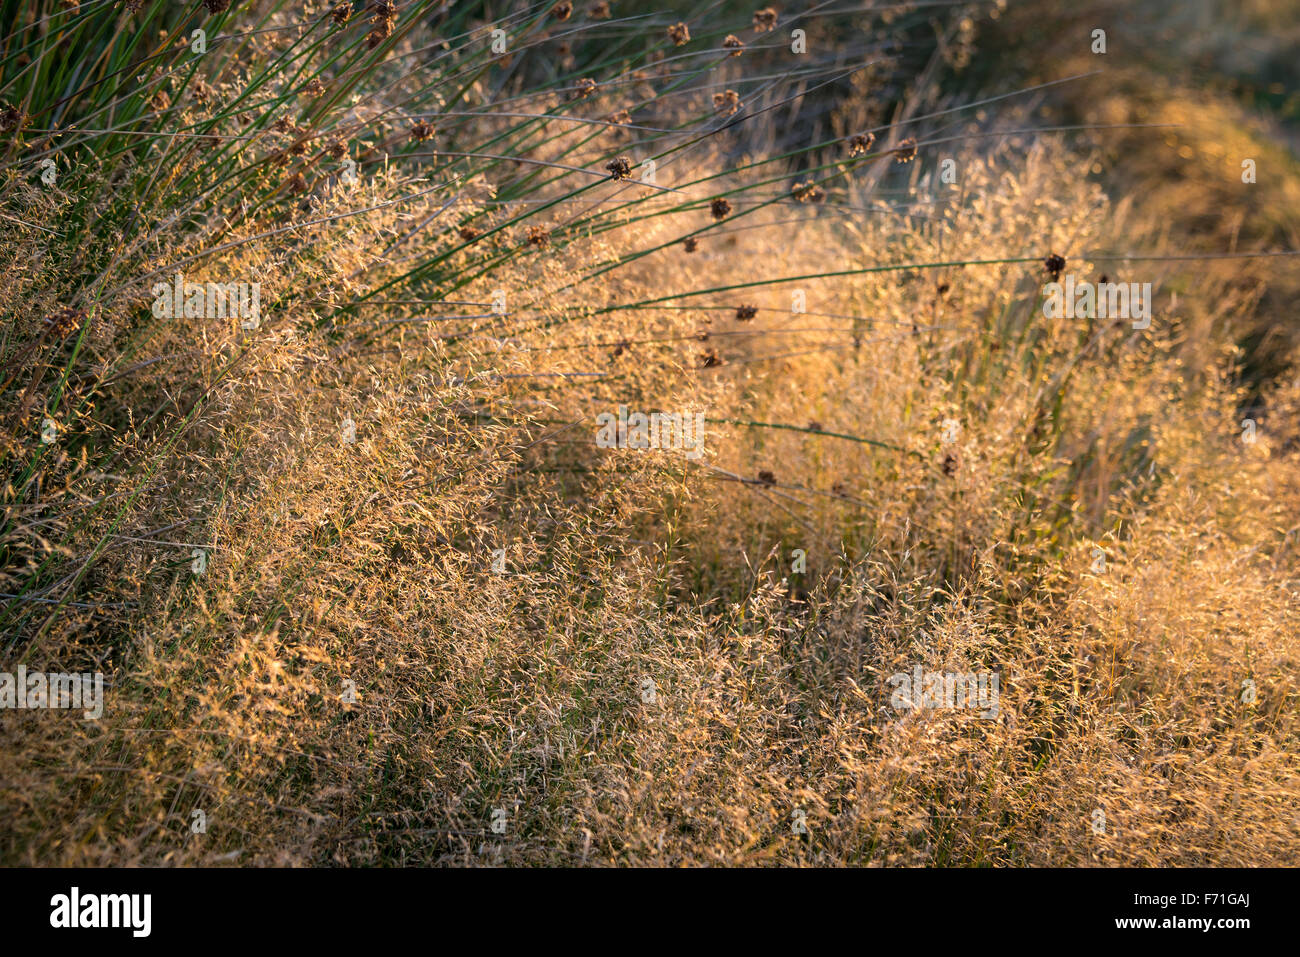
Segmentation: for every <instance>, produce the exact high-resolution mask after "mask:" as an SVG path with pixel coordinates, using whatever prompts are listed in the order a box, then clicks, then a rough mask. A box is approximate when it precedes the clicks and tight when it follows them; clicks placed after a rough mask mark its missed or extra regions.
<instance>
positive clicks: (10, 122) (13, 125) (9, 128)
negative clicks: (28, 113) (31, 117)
mask: <svg viewBox="0 0 1300 957" xmlns="http://www.w3.org/2000/svg"><path fill="white" fill-rule="evenodd" d="M25 120H26V117H25V116H24V115H23V111H22V110H20V109H18V107H16V106H9V105H6V106H5V107H4V109H0V133H12V132H14V131H15V130H17V129H19V128H21V127H22V126H23V125H24V121H25Z"/></svg>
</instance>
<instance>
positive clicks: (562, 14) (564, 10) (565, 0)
mask: <svg viewBox="0 0 1300 957" xmlns="http://www.w3.org/2000/svg"><path fill="white" fill-rule="evenodd" d="M551 16H553V17H555V19H557V20H567V19H569V17H571V16H573V4H572V3H570V2H569V0H560V2H559V3H557V4H556V5H555V6H553V7H551Z"/></svg>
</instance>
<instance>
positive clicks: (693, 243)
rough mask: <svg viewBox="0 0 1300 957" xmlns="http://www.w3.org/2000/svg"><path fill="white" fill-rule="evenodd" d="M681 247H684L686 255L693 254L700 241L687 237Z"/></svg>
mask: <svg viewBox="0 0 1300 957" xmlns="http://www.w3.org/2000/svg"><path fill="white" fill-rule="evenodd" d="M682 245H683V246H685V247H686V251H687V252H688V253H693V252H695V250H697V249H699V248H700V241H699V240H698V239H696V238H695V237H694V236H687V237H686V241H685V242H684V243H682Z"/></svg>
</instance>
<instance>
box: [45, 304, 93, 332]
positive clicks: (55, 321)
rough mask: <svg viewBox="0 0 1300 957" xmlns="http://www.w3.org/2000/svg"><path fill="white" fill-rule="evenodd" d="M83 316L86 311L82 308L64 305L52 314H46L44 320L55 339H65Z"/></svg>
mask: <svg viewBox="0 0 1300 957" xmlns="http://www.w3.org/2000/svg"><path fill="white" fill-rule="evenodd" d="M85 318H86V313H85V312H84V311H83V310H81V309H74V308H73V307H72V306H65V307H64V308H62V309H60V310H59V311H58V312H56V313H55V314H54V315H52V316H48V317H47V318H46V320H45V322H46V324H47V325H48V326H49V330H50V335H52V336H53V337H54V338H56V339H66V338H67V337H68V336H69V335H71V334H72V333H73V332H74V331H75V330H76V329H77V328H78V327H79V326H80V325H81V323H82V321H83V320H84V319H85Z"/></svg>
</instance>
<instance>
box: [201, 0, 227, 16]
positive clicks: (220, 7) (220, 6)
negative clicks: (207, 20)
mask: <svg viewBox="0 0 1300 957" xmlns="http://www.w3.org/2000/svg"><path fill="white" fill-rule="evenodd" d="M203 6H204V7H205V8H206V9H207V11H208V13H210V14H212V15H213V16H216V15H217V14H218V13H225V12H226V10H228V9H229V8H230V0H203Z"/></svg>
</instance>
